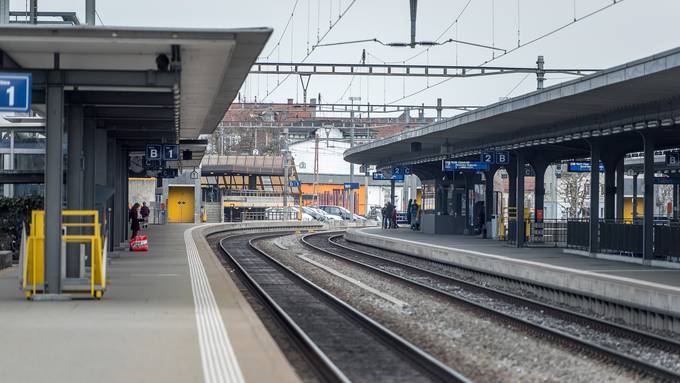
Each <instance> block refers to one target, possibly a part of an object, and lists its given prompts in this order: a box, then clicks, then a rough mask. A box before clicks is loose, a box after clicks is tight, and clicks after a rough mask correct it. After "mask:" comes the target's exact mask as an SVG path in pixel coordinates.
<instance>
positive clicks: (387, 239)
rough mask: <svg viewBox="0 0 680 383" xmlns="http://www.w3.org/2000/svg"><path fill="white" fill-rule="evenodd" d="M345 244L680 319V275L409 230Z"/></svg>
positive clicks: (370, 233) (361, 234)
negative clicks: (446, 264)
mask: <svg viewBox="0 0 680 383" xmlns="http://www.w3.org/2000/svg"><path fill="white" fill-rule="evenodd" d="M345 238H346V239H347V240H349V241H352V242H356V243H360V244H364V245H370V246H373V247H378V248H383V249H386V250H391V251H396V252H401V253H405V254H408V255H414V256H419V257H422V258H428V259H432V260H435V261H440V262H443V263H451V264H454V265H456V266H461V267H465V268H469V269H472V270H477V271H482V272H487V273H491V274H495V275H499V276H504V277H509V278H513V279H517V280H520V281H525V282H528V283H536V284H540V285H542V286H547V287H551V288H555V289H559V290H563V291H564V290H566V291H570V292H573V293H577V294H583V295H585V296H590V297H594V298H599V299H602V300H604V301H607V302H613V303H616V304H622V305H626V306H630V307H639V308H641V309H648V310H651V311H655V312H659V313H664V314H666V315H671V316H674V317H678V316H680V270H679V269H667V268H659V267H649V266H644V265H639V264H632V263H625V262H619V261H612V260H604V259H596V258H591V257H586V256H580V255H575V254H568V253H564V252H563V250H562V249H559V248H514V247H509V246H506V245H504V243H502V242H499V241H494V240H490V239H489V240H482V239H480V238H478V237H469V236H462V235H433V234H425V233H421V232H414V231H411V230H409V229H407V228H403V229H396V230H385V229H382V228H366V229H353V230H349V231H348V232H347V233H346V234H345Z"/></svg>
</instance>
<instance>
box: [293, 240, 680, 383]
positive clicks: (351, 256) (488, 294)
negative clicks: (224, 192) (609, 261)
mask: <svg viewBox="0 0 680 383" xmlns="http://www.w3.org/2000/svg"><path fill="white" fill-rule="evenodd" d="M341 237H342V234H338V233H337V232H336V233H316V234H309V235H305V236H303V237H302V242H303V244H305V245H306V246H308V247H310V248H312V249H314V250H316V251H320V252H322V253H325V254H328V255H331V256H333V257H337V258H341V259H343V260H345V261H348V262H350V263H353V264H356V265H359V266H361V267H363V268H366V269H369V270H372V271H375V272H378V273H380V274H383V275H387V276H389V277H391V278H395V279H397V280H399V281H401V282H404V283H407V284H411V285H417V286H418V287H419V288H421V289H424V290H426V291H430V292H435V293H437V294H440V295H443V296H445V297H447V298H449V299H451V300H453V301H455V302H457V303H460V304H463V305H465V306H467V307H470V308H472V309H473V310H475V311H476V312H479V313H480V314H482V315H484V316H491V317H493V318H495V319H496V320H499V321H502V322H504V323H507V324H509V325H511V326H514V327H515V328H520V329H523V330H525V331H527V332H529V333H532V334H534V335H537V336H539V337H542V338H547V339H550V340H551V341H554V342H557V343H560V344H563V345H564V346H566V347H568V348H570V349H574V350H577V351H578V352H584V353H587V354H588V355H590V356H591V357H593V358H597V359H599V360H606V361H609V362H614V363H617V364H620V365H622V366H625V367H627V368H630V369H633V370H635V371H637V372H639V373H641V374H643V375H647V376H651V377H654V378H656V379H659V380H661V381H672V382H678V381H680V374H678V373H676V372H675V371H673V370H671V369H668V368H666V367H664V366H661V365H659V364H655V363H652V362H650V361H649V360H645V359H642V358H639V357H637V356H634V355H631V353H626V352H622V351H621V350H620V349H617V347H612V345H607V344H606V342H596V341H590V340H587V339H584V338H582V337H579V336H578V334H573V333H569V332H566V331H564V330H561V329H558V328H553V327H551V326H548V325H544V324H541V323H537V322H538V321H535V320H528V319H526V317H520V316H517V315H513V314H512V313H511V311H512V310H505V309H503V308H500V309H499V307H503V305H512V306H515V307H520V308H522V309H525V308H526V309H528V310H533V311H536V312H537V313H540V315H541V316H551V317H553V318H556V319H557V320H559V321H564V322H568V323H574V324H577V325H578V326H581V328H583V329H586V330H587V331H592V330H595V331H598V332H601V333H605V334H607V335H608V336H611V337H617V338H618V339H622V340H625V341H627V342H631V343H634V344H636V345H640V346H644V347H650V348H653V349H656V350H658V351H661V352H665V353H669V354H672V355H674V356H676V357H679V356H680V343H677V342H676V341H674V340H670V339H666V338H662V337H659V336H656V335H654V334H650V333H646V332H642V331H638V330H635V329H631V328H628V327H625V326H621V325H618V324H615V323H611V322H607V321H603V320H599V319H595V318H591V317H587V316H585V315H582V314H580V313H576V312H572V311H569V310H566V309H563V308H559V307H555V306H551V305H548V304H545V303H542V302H538V301H534V300H531V299H528V298H525V297H521V296H518V295H514V294H510V293H507V292H504V291H499V290H496V289H493V288H489V287H485V286H480V285H477V284H473V283H470V282H468V281H465V280H461V279H458V278H455V277H453V276H451V275H446V274H444V273H442V272H441V271H437V270H433V269H432V267H431V266H432V265H434V264H439V265H441V263H438V262H434V261H429V260H423V259H420V258H416V257H410V256H407V255H403V254H399V253H394V252H390V251H385V250H382V249H381V250H380V251H379V252H378V251H375V252H368V251H364V250H360V249H357V248H353V247H351V246H350V245H349V244H343V243H338V242H341V241H343V239H342V238H341ZM376 253H381V254H383V255H378V254H376ZM385 254H389V258H387V255H385ZM446 266H451V267H455V265H448V264H447V265H446ZM471 294H473V295H476V296H475V297H472V295H471ZM479 296H484V297H485V298H484V299H481V300H480V299H479ZM499 302H500V303H501V304H500V305H499Z"/></svg>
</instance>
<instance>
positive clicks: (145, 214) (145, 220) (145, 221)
mask: <svg viewBox="0 0 680 383" xmlns="http://www.w3.org/2000/svg"><path fill="white" fill-rule="evenodd" d="M150 213H151V211H150V210H149V206H147V205H146V202H142V207H141V208H140V209H139V215H141V216H142V225H143V226H144V228H146V227H148V225H149V214H150Z"/></svg>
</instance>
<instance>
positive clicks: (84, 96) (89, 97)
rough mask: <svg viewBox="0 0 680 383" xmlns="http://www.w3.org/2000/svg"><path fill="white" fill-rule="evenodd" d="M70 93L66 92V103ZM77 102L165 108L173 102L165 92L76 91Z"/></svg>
mask: <svg viewBox="0 0 680 383" xmlns="http://www.w3.org/2000/svg"><path fill="white" fill-rule="evenodd" d="M70 95H71V92H67V93H66V96H67V101H70V100H69V96H70ZM34 97H35V92H34ZM78 97H79V102H80V103H82V104H83V106H96V107H106V106H118V107H121V106H130V107H144V106H167V107H172V106H174V104H175V100H174V98H173V96H172V93H171V92H169V91H167V92H126V91H119V92H106V91H78Z"/></svg>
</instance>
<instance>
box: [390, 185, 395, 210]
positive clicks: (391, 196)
mask: <svg viewBox="0 0 680 383" xmlns="http://www.w3.org/2000/svg"><path fill="white" fill-rule="evenodd" d="M390 203H391V204H392V205H393V206H394V180H390Z"/></svg>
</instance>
